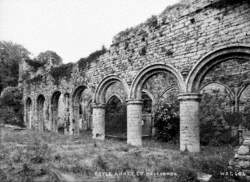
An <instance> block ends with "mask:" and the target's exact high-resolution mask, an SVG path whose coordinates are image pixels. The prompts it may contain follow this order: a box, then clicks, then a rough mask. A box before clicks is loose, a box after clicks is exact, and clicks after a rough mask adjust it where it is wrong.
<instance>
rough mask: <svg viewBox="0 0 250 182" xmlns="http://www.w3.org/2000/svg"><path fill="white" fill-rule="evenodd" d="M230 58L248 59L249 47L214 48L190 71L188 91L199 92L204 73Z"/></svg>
mask: <svg viewBox="0 0 250 182" xmlns="http://www.w3.org/2000/svg"><path fill="white" fill-rule="evenodd" d="M232 58H238V59H248V60H249V58H250V47H247V46H231V47H225V48H221V49H219V50H216V51H214V52H212V53H210V54H208V55H206V56H205V57H204V58H202V59H201V60H200V61H199V62H198V63H197V64H196V65H195V66H194V67H193V69H192V70H191V71H190V73H189V75H188V77H187V81H186V85H187V91H188V92H199V89H200V84H201V81H202V79H203V78H204V76H205V75H206V73H207V72H208V71H209V70H210V69H211V68H213V67H214V66H215V65H218V64H219V63H222V62H225V61H227V60H229V59H232Z"/></svg>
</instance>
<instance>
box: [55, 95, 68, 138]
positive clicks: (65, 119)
mask: <svg viewBox="0 0 250 182" xmlns="http://www.w3.org/2000/svg"><path fill="white" fill-rule="evenodd" d="M62 117H63V124H61V125H60V126H59V127H60V128H58V131H59V132H61V133H62V132H63V133H70V94H69V93H68V92H66V93H64V94H63V116H62Z"/></svg>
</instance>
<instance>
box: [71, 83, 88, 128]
mask: <svg viewBox="0 0 250 182" xmlns="http://www.w3.org/2000/svg"><path fill="white" fill-rule="evenodd" d="M92 97H93V93H92V90H91V89H89V88H87V87H86V86H84V85H81V86H78V87H77V88H76V89H75V90H74V92H73V94H72V109H73V117H72V124H73V126H74V127H73V129H74V132H75V133H78V132H79V131H80V130H88V129H91V128H90V127H91V126H90V123H91V121H90V120H91V117H90V115H91V102H92Z"/></svg>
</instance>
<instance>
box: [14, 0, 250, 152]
mask: <svg viewBox="0 0 250 182" xmlns="http://www.w3.org/2000/svg"><path fill="white" fill-rule="evenodd" d="M249 20H250V4H249V1H232V2H230V3H225V1H222V0H182V1H180V3H179V4H176V5H174V6H171V7H168V8H167V9H166V10H165V11H163V12H162V13H161V14H160V15H159V16H155V17H153V18H151V19H149V20H147V21H145V22H144V23H142V24H139V25H138V26H136V27H133V28H131V29H128V30H125V31H122V32H121V33H119V34H117V35H116V36H115V37H114V38H113V41H112V44H111V45H110V47H109V48H108V49H107V50H105V51H101V53H102V54H100V55H99V52H95V54H91V55H90V56H89V57H88V58H86V59H81V61H78V62H76V63H71V64H65V65H51V67H52V68H56V69H51V68H48V70H46V69H47V68H46V69H45V68H44V67H41V68H40V67H39V68H38V70H36V71H34V68H33V67H32V65H29V64H28V63H27V62H25V61H23V62H22V63H21V66H20V74H19V75H20V83H22V85H23V99H24V100H23V103H24V105H25V112H24V118H25V121H26V126H27V127H29V128H34V129H40V130H41V131H47V130H49V131H54V132H59V133H64V134H70V135H71V134H73V135H78V134H80V133H81V132H87V131H88V130H90V131H92V135H93V138H95V139H101V140H103V139H105V138H106V137H116V138H121V139H125V140H126V141H127V143H128V144H131V145H136V146H140V145H142V138H143V137H148V136H152V135H154V134H155V133H157V130H156V129H155V128H154V126H155V125H154V113H155V111H156V110H157V109H158V107H159V105H161V104H162V103H171V102H174V103H177V104H178V108H179V112H178V113H177V114H178V115H179V118H180V130H179V132H180V135H179V143H180V150H182V151H184V150H188V151H190V152H199V151H200V139H201V138H202V136H203V133H202V132H200V131H202V128H201V127H200V124H201V125H202V124H203V123H204V122H206V121H207V118H209V117H210V116H211V113H212V114H213V111H216V114H218V116H219V117H220V118H221V119H220V120H221V125H223V126H225V125H226V124H225V123H226V122H224V120H225V118H223V115H224V113H229V112H232V113H233V112H240V113H242V115H243V118H242V122H244V123H248V122H247V121H248V120H249V119H250V114H249V113H250V102H249V101H250V33H249V32H250V21H249ZM84 61H85V62H84ZM65 70H67V73H65ZM53 71H54V72H53ZM26 73H28V75H29V77H27V78H26V77H24V74H26ZM22 74H23V75H22ZM26 75H27V74H26ZM218 101H220V102H218ZM212 102H213V106H214V107H213V108H212V107H211V103H212ZM209 107H210V108H209ZM215 108H216V109H215ZM217 108H218V109H217ZM217 111H218V112H217ZM205 114H206V116H205ZM210 118H212V117H210ZM209 122H210V121H209ZM211 122H213V121H212V120H211ZM249 126H250V125H249ZM225 127H226V126H225ZM240 127H244V126H243V125H242V126H240ZM249 128H250V127H249ZM243 129H244V128H243ZM246 132H247V131H246ZM200 133H201V134H200Z"/></svg>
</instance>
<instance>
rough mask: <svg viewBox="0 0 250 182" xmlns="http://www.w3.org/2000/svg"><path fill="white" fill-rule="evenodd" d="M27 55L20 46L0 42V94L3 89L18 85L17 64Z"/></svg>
mask: <svg viewBox="0 0 250 182" xmlns="http://www.w3.org/2000/svg"><path fill="white" fill-rule="evenodd" d="M29 55H30V52H29V51H28V50H27V49H25V48H24V47H23V46H22V45H20V44H16V43H13V42H5V41H0V93H1V92H2V90H3V89H4V88H5V87H7V86H16V85H17V84H18V76H19V63H20V62H21V60H22V59H28V57H29Z"/></svg>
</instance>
